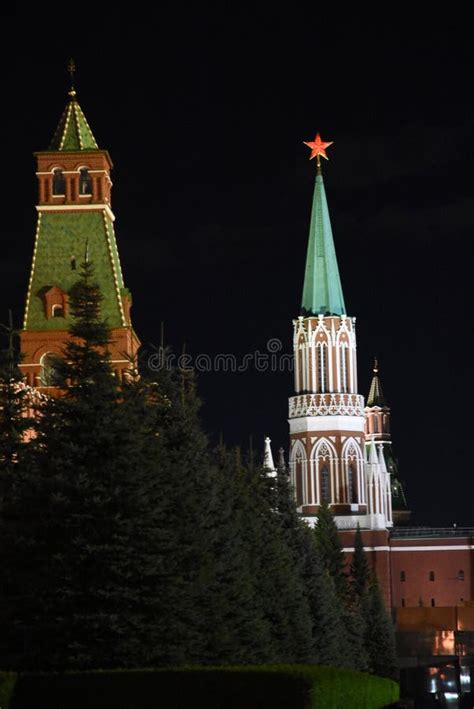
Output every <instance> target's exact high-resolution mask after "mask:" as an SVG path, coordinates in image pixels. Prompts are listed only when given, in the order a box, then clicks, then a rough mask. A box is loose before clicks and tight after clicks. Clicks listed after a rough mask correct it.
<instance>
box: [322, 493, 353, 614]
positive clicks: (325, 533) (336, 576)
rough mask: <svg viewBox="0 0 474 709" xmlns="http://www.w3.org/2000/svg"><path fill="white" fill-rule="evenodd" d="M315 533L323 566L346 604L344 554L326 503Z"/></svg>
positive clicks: (346, 587)
mask: <svg viewBox="0 0 474 709" xmlns="http://www.w3.org/2000/svg"><path fill="white" fill-rule="evenodd" d="M314 533H315V536H316V543H317V545H318V549H319V553H320V555H321V560H322V562H323V565H324V567H325V568H326V570H327V571H328V573H329V575H330V576H331V578H332V579H333V582H334V587H335V589H336V593H337V595H338V597H339V600H340V601H341V602H342V603H345V602H346V599H347V594H348V586H347V576H346V573H345V559H344V553H343V551H342V544H341V540H340V538H339V533H338V530H337V526H336V522H335V521H334V516H333V514H332V512H331V510H330V509H329V506H328V505H327V504H326V503H324V504H323V505H321V507H320V508H319V512H318V521H317V524H316V526H315V528H314Z"/></svg>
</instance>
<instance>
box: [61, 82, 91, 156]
mask: <svg viewBox="0 0 474 709" xmlns="http://www.w3.org/2000/svg"><path fill="white" fill-rule="evenodd" d="M69 95H70V96H71V100H70V101H69V103H68V104H67V106H66V108H65V109H64V112H63V115H62V116H61V120H60V121H59V125H58V127H57V128H56V132H55V134H54V137H53V139H52V141H51V143H50V146H49V150H71V151H73V150H98V149H99V146H98V145H97V142H96V139H95V138H94V136H93V135H92V131H91V129H90V126H89V124H88V122H87V120H86V117H85V115H84V114H83V112H82V109H81V107H80V106H79V104H78V102H77V101H76V98H75V96H76V92H75V91H74V89H72V90H71V91H70V92H69Z"/></svg>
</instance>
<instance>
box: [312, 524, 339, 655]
mask: <svg viewBox="0 0 474 709" xmlns="http://www.w3.org/2000/svg"><path fill="white" fill-rule="evenodd" d="M300 538H301V548H302V552H303V558H304V565H303V579H304V583H305V592H306V597H307V599H308V603H309V607H310V616H311V635H312V641H313V647H312V655H313V660H312V662H314V663H316V664H319V665H331V666H333V667H341V666H346V665H347V663H348V660H347V642H348V641H347V631H346V627H345V625H344V622H343V613H341V603H340V601H339V599H338V597H337V594H336V589H335V587H334V581H333V579H332V577H331V576H330V574H329V573H328V571H327V569H325V568H324V565H323V563H322V560H321V556H320V553H319V550H318V547H317V545H316V541H315V539H314V534H313V532H312V530H311V529H309V527H306V526H305V527H304V528H303V529H302V530H301V533H300Z"/></svg>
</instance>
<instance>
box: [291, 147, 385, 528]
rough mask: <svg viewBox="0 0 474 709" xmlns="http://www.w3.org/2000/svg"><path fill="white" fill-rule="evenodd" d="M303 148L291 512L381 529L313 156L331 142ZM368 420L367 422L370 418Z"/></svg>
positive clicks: (377, 469)
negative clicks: (323, 510) (306, 152)
mask: <svg viewBox="0 0 474 709" xmlns="http://www.w3.org/2000/svg"><path fill="white" fill-rule="evenodd" d="M306 145H308V146H309V147H310V148H311V156H310V159H312V158H316V159H317V174H316V184H315V189H314V197H313V207H312V214H311V223H310V231H309V242H308V252H307V258H306V270H305V277H304V287H303V297H302V303H301V314H300V316H299V317H298V318H297V319H296V320H294V322H293V326H294V336H293V347H294V359H295V395H294V396H292V397H291V398H290V401H289V423H290V439H291V447H290V471H291V480H292V484H293V487H294V490H295V494H296V501H297V506H298V510H299V512H300V513H301V514H302V516H303V517H304V518H305V519H306V520H307V521H308V522H309V523H310V524H312V525H313V524H314V523H315V521H316V516H317V512H318V509H319V507H320V505H321V504H324V503H327V504H328V505H329V506H330V508H331V509H332V511H333V513H334V515H335V518H336V522H337V525H338V527H339V528H340V529H354V528H356V527H357V525H358V524H359V525H360V527H361V528H364V529H369V530H387V529H389V528H390V527H392V526H393V519H392V496H391V488H390V471H389V470H388V468H387V465H386V461H385V456H384V450H383V447H384V443H386V441H382V440H378V439H375V437H374V436H372V435H370V434H369V433H367V435H366V410H365V409H364V400H363V397H362V396H361V395H360V394H359V393H358V386H357V352H356V333H355V318H354V317H350V316H349V315H348V314H347V312H346V306H345V303H344V296H343V292H342V286H341V280H340V277H339V269H338V264H337V258H336V252H335V248H334V241H333V236H332V229H331V221H330V218H329V210H328V205H327V200H326V193H325V189H324V182H323V177H322V173H321V155H322V156H323V157H325V158H326V159H327V156H326V148H327V147H328V146H329V145H331V143H327V142H324V141H322V140H321V138H320V136H319V134H318V135H317V136H316V138H315V140H314V141H312V142H309V143H306ZM371 412H372V409H371ZM370 416H371V420H372V419H373V416H374V414H373V413H371V414H370ZM385 416H386V417H387V416H388V415H387V414H385ZM367 436H368V438H369V447H368V451H367V453H366V438H367ZM377 444H378V445H377ZM387 450H388V449H387Z"/></svg>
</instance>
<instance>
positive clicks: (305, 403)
mask: <svg viewBox="0 0 474 709" xmlns="http://www.w3.org/2000/svg"><path fill="white" fill-rule="evenodd" d="M289 403H290V411H289V414H290V418H298V417H300V416H364V398H363V397H362V396H360V395H359V394H301V395H300V396H292V397H290V402H289Z"/></svg>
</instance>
